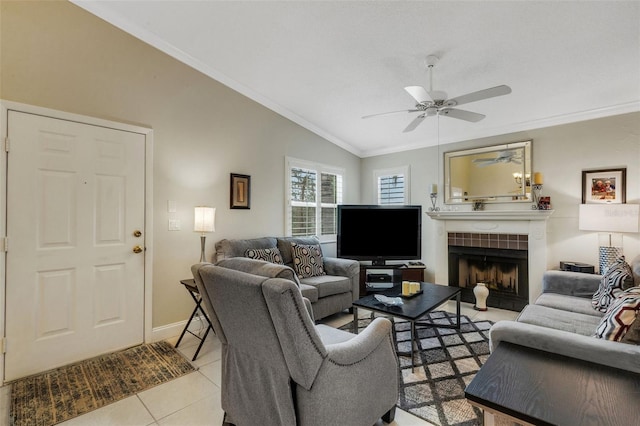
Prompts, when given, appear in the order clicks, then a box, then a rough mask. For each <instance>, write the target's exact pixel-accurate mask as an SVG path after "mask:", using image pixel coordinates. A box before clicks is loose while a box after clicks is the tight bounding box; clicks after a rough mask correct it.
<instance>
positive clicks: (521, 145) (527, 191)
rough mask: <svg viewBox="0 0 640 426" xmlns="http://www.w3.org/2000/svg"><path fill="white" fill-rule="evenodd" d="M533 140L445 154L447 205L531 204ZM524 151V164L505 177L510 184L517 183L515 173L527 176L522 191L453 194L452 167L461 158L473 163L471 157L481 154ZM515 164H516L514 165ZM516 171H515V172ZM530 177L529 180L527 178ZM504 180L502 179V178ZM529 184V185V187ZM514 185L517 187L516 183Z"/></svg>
mask: <svg viewBox="0 0 640 426" xmlns="http://www.w3.org/2000/svg"><path fill="white" fill-rule="evenodd" d="M532 142H533V141H532V140H526V141H519V142H512V143H507V144H501V145H491V146H484V147H480V148H471V149H464V150H460V151H450V152H445V153H444V185H445V194H444V202H445V204H471V203H473V202H474V201H483V202H484V203H531V200H532V198H531V186H530V185H531V180H532V177H533V173H532V170H533V169H532V164H531V163H532V160H531V158H532V154H531V149H532V145H533V144H532ZM514 149H515V150H522V164H521V165H518V166H519V167H518V168H517V169H516V168H513V169H511V170H509V172H508V173H509V175H508V176H504V179H509V181H510V182H515V177H514V176H513V173H516V172H517V173H520V174H521V176H525V184H524V185H520V191H519V192H517V191H508V193H497V194H496V193H494V192H492V191H491V190H490V189H485V188H483V190H482V191H481V192H478V193H475V194H469V193H466V194H464V195H459V194H455V195H454V194H453V188H454V187H453V186H452V183H451V176H452V172H455V170H453V171H452V167H453V166H454V164H453V163H454V160H455V159H460V158H461V157H468V158H469V161H471V157H473V156H476V155H479V154H482V155H484V154H491V153H495V154H497V153H498V152H500V151H507V150H514ZM514 164H515V163H514ZM513 170H515V171H513ZM526 176H528V177H529V179H527V178H526ZM501 178H502V177H501ZM527 183H528V185H527ZM514 185H517V184H516V183H514Z"/></svg>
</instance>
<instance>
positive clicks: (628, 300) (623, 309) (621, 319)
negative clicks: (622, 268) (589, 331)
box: [595, 287, 640, 342]
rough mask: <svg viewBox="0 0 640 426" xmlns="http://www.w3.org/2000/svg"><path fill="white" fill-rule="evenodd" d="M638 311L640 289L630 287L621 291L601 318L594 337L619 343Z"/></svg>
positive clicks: (639, 306) (639, 307)
mask: <svg viewBox="0 0 640 426" xmlns="http://www.w3.org/2000/svg"><path fill="white" fill-rule="evenodd" d="M639 309H640V287H631V288H630V289H627V290H625V291H623V292H622V293H620V295H619V296H618V297H617V298H616V299H615V300H614V301H613V303H612V304H611V306H610V307H609V309H608V310H607V313H606V314H605V316H604V317H602V320H601V321H600V324H598V328H596V333H595V337H597V338H598V339H606V340H614V341H616V342H619V341H620V340H622V338H623V337H624V335H625V334H626V333H627V330H629V327H631V324H633V322H634V321H635V320H636V317H637V315H638V310H639Z"/></svg>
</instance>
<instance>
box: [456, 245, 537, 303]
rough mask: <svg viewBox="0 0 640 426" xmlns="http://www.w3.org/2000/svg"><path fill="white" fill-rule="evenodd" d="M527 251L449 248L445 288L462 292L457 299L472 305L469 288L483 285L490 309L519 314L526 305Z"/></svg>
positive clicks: (471, 290) (471, 291) (527, 293)
mask: <svg viewBox="0 0 640 426" xmlns="http://www.w3.org/2000/svg"><path fill="white" fill-rule="evenodd" d="M527 259H528V251H527V250H511V249H495V248H484V247H461V246H452V245H450V246H449V285H451V286H457V287H460V288H461V289H462V294H461V299H462V300H463V301H465V302H469V303H475V297H474V295H473V288H474V287H475V286H476V284H478V283H485V284H486V286H487V288H489V298H488V299H487V305H488V306H490V307H495V308H501V309H508V310H514V311H520V310H522V309H523V308H524V307H525V306H526V305H527V303H528V301H529V291H528V288H529V286H528V279H529V278H528V277H529V272H528V260H527Z"/></svg>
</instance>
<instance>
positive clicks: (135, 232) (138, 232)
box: [133, 229, 142, 238]
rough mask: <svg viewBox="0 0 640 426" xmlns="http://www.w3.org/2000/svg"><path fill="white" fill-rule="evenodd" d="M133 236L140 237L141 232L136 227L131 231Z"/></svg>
mask: <svg viewBox="0 0 640 426" xmlns="http://www.w3.org/2000/svg"><path fill="white" fill-rule="evenodd" d="M133 236H134V237H136V238H140V237H141V236H142V232H140V231H138V230H137V229H136V230H135V231H133Z"/></svg>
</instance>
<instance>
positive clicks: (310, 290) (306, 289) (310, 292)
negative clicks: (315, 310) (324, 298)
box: [300, 283, 318, 303]
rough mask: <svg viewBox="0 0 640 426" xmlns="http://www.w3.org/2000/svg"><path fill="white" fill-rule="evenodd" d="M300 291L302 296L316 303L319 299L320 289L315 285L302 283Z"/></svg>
mask: <svg viewBox="0 0 640 426" xmlns="http://www.w3.org/2000/svg"><path fill="white" fill-rule="evenodd" d="M300 292H301V293H302V297H306V298H307V299H309V302H311V303H316V302H317V301H318V289H317V288H315V287H314V286H312V285H309V284H303V283H300Z"/></svg>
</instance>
